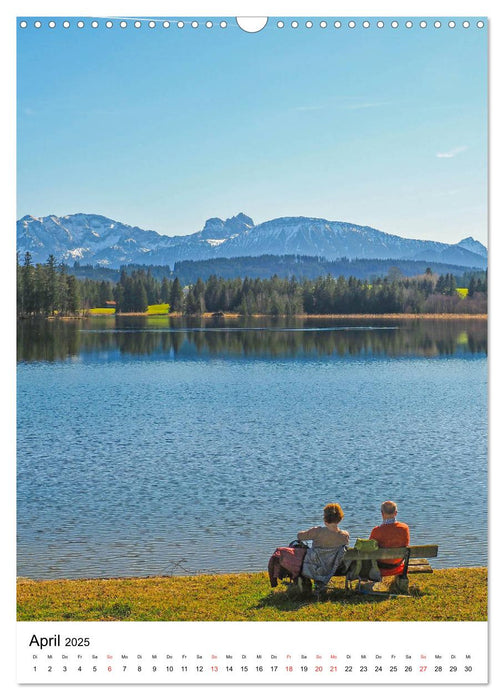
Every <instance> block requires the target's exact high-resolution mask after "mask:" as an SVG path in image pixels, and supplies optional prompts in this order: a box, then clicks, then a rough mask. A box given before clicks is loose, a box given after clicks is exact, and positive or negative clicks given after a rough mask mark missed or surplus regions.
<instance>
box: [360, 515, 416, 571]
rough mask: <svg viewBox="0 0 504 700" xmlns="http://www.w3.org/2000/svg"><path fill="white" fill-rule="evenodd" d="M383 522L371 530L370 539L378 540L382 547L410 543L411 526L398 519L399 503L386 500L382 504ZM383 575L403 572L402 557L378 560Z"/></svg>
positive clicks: (401, 545) (400, 545) (402, 545)
mask: <svg viewBox="0 0 504 700" xmlns="http://www.w3.org/2000/svg"><path fill="white" fill-rule="evenodd" d="M381 514H382V518H383V522H382V524H381V525H377V526H376V527H374V528H373V529H372V531H371V534H370V535H369V539H371V540H376V541H377V542H378V546H379V547H380V548H381V549H384V548H386V547H387V548H388V547H407V546H408V545H409V543H410V533H409V527H408V526H407V525H406V523H400V522H399V521H397V520H396V516H397V504H396V503H394V501H385V502H384V503H382V505H381ZM378 567H379V569H380V572H381V574H382V576H398V575H400V574H402V573H403V569H404V562H403V560H402V559H385V560H384V561H379V562H378Z"/></svg>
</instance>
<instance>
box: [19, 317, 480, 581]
mask: <svg viewBox="0 0 504 700" xmlns="http://www.w3.org/2000/svg"><path fill="white" fill-rule="evenodd" d="M17 392H18V394H17V401H18V416H17V418H18V443H17V447H18V465H17V470H18V490H17V498H18V503H17V507H18V512H17V518H18V575H19V576H26V577H29V578H35V579H54V578H81V577H86V578H91V577H114V576H150V575H166V574H174V575H185V574H188V573H196V572H232V571H263V570H266V568H267V563H268V559H269V557H270V555H271V554H272V552H273V551H274V549H275V547H276V546H278V545H286V544H288V543H289V542H290V541H291V540H293V539H294V538H295V536H296V533H297V532H298V530H301V529H306V528H308V527H310V526H312V525H317V524H320V523H321V517H322V509H323V507H324V505H325V504H326V503H328V502H332V501H338V502H340V503H341V505H342V507H343V510H344V511H345V518H344V520H343V523H342V527H344V528H345V529H347V530H349V532H350V537H351V541H352V543H353V542H354V541H355V538H356V537H368V536H369V533H370V531H371V528H372V527H373V526H374V525H376V524H379V522H380V503H381V502H382V501H383V500H386V499H392V500H395V501H397V502H398V505H399V516H400V517H399V519H401V520H403V521H405V522H407V523H408V524H409V526H410V531H411V537H412V543H413V544H426V543H438V544H439V545H440V550H439V557H438V559H437V560H433V562H432V563H433V565H434V566H435V567H438V568H443V567H451V566H471V565H485V564H486V561H487V557H486V552H487V518H486V515H487V331H486V323H485V322H484V321H478V320H465V321H458V320H457V321H456V320H449V321H444V320H438V321H424V320H417V321H405V320H401V321H397V320H393V321H390V320H377V319H363V320H362V319H361V320H359V321H355V320H354V321H351V322H350V321H342V320H334V319H324V320H320V319H304V320H301V319H291V320H287V319H276V320H273V319H271V320H267V319H257V318H256V319H236V320H226V321H224V320H219V319H217V320H214V319H208V320H199V319H198V320H196V319H192V320H189V319H177V320H173V319H168V318H162V317H159V318H146V317H131V318H126V317H122V318H95V319H87V320H75V321H61V320H60V321H58V320H55V321H30V320H25V321H20V322H19V324H18V368H17Z"/></svg>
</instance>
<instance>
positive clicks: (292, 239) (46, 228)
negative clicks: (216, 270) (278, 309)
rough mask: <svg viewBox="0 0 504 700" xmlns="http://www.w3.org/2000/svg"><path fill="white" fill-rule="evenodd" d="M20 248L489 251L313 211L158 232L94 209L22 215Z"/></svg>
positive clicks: (170, 261) (100, 256)
mask: <svg viewBox="0 0 504 700" xmlns="http://www.w3.org/2000/svg"><path fill="white" fill-rule="evenodd" d="M17 249H18V251H19V253H20V254H21V255H23V254H24V252H25V251H28V250H29V251H30V253H31V254H32V260H33V262H34V263H37V262H45V261H46V260H47V258H48V256H49V255H50V254H52V255H54V256H55V257H56V259H57V260H62V261H65V262H68V263H72V262H73V261H74V260H79V261H80V262H81V263H83V264H102V265H107V266H109V267H113V268H118V267H120V266H121V265H125V264H128V263H135V264H144V265H149V264H150V265H170V266H173V265H174V263H175V262H177V261H180V260H205V259H208V258H214V257H227V258H236V257H242V256H259V255H289V254H295V255H307V256H319V257H323V258H326V259H328V260H336V259H338V258H343V257H346V258H349V259H359V258H361V259H362V258H368V259H369V258H375V259H381V260H384V259H385V260H386V259H391V260H422V261H423V260H425V261H427V262H429V261H431V262H444V263H451V264H456V265H463V266H466V267H479V268H482V267H484V266H486V261H487V250H486V248H485V246H484V245H482V244H481V243H480V242H479V241H476V240H474V239H473V238H471V237H467V238H464V239H463V240H461V241H460V243H458V244H456V245H449V244H447V243H441V242H439V241H426V240H415V239H410V238H403V237H401V236H398V235H392V234H389V233H385V232H384V231H379V230H378V229H374V228H371V227H369V226H360V225H358V224H353V223H348V222H343V221H328V220H327V219H319V218H314V217H304V216H295V217H289V216H284V217H280V218H277V219H272V220H271V221H265V222H263V223H261V224H258V225H257V226H255V225H254V222H253V220H252V219H251V218H250V217H249V216H247V215H246V214H244V213H243V212H240V213H239V214H237V215H236V216H233V217H231V218H229V219H220V218H218V217H214V218H210V219H207V221H206V222H205V225H204V227H203V229H202V230H201V231H197V232H196V233H194V234H189V235H184V236H162V235H160V234H159V233H157V232H156V231H146V230H143V229H140V228H138V227H133V226H128V225H127V224H123V223H120V222H118V221H114V220H112V219H108V218H107V217H105V216H101V215H98V214H82V213H81V214H68V215H66V216H62V217H57V216H55V215H51V216H46V217H40V218H37V217H33V216H29V215H27V216H24V217H23V218H22V219H20V220H19V221H18V222H17Z"/></svg>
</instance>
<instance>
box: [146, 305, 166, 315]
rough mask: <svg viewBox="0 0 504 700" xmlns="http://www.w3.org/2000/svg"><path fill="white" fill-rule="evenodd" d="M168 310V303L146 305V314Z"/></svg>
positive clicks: (164, 312) (157, 313)
mask: <svg viewBox="0 0 504 700" xmlns="http://www.w3.org/2000/svg"><path fill="white" fill-rule="evenodd" d="M169 311H170V305H169V304H150V305H149V306H148V307H147V316H155V315H159V314H167V313H168V312H169Z"/></svg>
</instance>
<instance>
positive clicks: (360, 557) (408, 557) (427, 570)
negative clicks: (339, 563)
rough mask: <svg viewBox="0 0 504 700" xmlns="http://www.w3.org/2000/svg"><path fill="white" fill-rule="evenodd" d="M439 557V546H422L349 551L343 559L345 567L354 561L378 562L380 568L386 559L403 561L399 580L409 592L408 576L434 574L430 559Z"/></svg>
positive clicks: (384, 571) (385, 573)
mask: <svg viewBox="0 0 504 700" xmlns="http://www.w3.org/2000/svg"><path fill="white" fill-rule="evenodd" d="M437 555H438V545H437V544H421V545H414V546H411V547H395V548H391V547H389V548H383V549H377V550H375V551H374V552H362V551H359V550H357V549H349V550H347V552H346V553H345V556H344V557H343V563H344V564H345V565H350V564H351V563H352V562H354V561H376V562H377V563H378V566H379V565H380V561H383V560H385V559H402V560H404V568H403V573H402V574H400V576H399V577H398V578H399V580H400V583H401V588H403V589H405V590H407V587H408V574H432V572H433V569H432V566H431V565H430V564H429V558H433V557H437ZM347 568H348V567H347ZM381 573H382V576H387V572H386V570H383V571H382V572H381ZM336 575H337V574H336ZM343 575H345V574H343ZM349 580H350V579H347V582H348V581H349Z"/></svg>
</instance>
